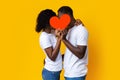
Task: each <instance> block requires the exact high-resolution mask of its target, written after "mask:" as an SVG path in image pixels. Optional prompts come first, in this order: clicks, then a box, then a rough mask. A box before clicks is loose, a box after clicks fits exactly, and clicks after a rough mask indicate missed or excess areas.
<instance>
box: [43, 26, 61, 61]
mask: <svg viewBox="0 0 120 80" xmlns="http://www.w3.org/2000/svg"><path fill="white" fill-rule="evenodd" d="M44 32H47V33H51V29H50V28H46V29H45V30H44ZM59 34H60V32H56V35H59ZM60 44H61V36H58V37H57V43H56V45H55V48H54V49H53V47H52V46H51V47H48V48H46V49H45V52H46V54H47V56H48V57H49V58H50V59H51V60H52V61H55V60H56V58H57V55H58V53H59V50H60ZM44 63H45V62H44Z"/></svg>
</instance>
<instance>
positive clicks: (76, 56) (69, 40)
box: [36, 6, 88, 80]
mask: <svg viewBox="0 0 120 80" xmlns="http://www.w3.org/2000/svg"><path fill="white" fill-rule="evenodd" d="M63 14H68V15H69V16H70V18H71V22H70V24H69V25H68V27H67V28H66V29H65V30H63V31H59V30H55V29H53V28H52V27H51V26H50V23H49V20H50V18H51V17H53V16H56V14H55V12H53V11H52V10H49V9H46V10H43V11H41V12H40V14H39V15H38V18H37V25H36V31H37V32H40V31H42V33H41V35H40V38H39V39H40V40H39V41H40V46H41V48H42V49H43V50H44V53H45V55H46V58H45V65H44V69H43V70H42V77H43V80H60V73H61V70H62V55H61V53H60V45H61V41H63V43H64V44H65V45H66V47H67V49H66V51H65V54H64V60H63V61H64V71H65V73H64V76H65V80H85V77H86V74H87V66H86V65H87V63H88V53H87V42H88V32H87V30H86V28H85V27H84V26H83V25H82V23H81V22H79V23H78V24H79V25H77V24H76V22H77V21H76V20H75V18H74V16H73V11H72V9H71V8H70V7H68V6H62V7H61V8H60V9H59V10H58V17H60V16H62V15H63ZM56 36H57V38H56Z"/></svg>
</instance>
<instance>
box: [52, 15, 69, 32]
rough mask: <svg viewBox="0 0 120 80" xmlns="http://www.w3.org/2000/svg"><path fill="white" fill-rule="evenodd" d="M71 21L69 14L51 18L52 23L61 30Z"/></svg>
mask: <svg viewBox="0 0 120 80" xmlns="http://www.w3.org/2000/svg"><path fill="white" fill-rule="evenodd" d="M69 23H70V16H69V15H68V14H63V15H62V16H61V17H60V18H58V17H56V16H53V17H52V18H50V25H51V26H52V27H53V28H55V29H59V30H64V29H65V28H66V27H67V26H68V24H69Z"/></svg>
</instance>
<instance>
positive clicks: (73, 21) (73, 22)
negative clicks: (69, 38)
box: [69, 18, 76, 29]
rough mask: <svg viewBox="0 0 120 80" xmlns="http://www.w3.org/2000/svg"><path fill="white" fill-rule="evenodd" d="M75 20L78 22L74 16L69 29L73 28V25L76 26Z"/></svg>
mask: <svg viewBox="0 0 120 80" xmlns="http://www.w3.org/2000/svg"><path fill="white" fill-rule="evenodd" d="M75 22H76V20H75V19H74V18H73V19H72V21H71V25H70V27H69V29H71V28H72V27H74V24H75Z"/></svg>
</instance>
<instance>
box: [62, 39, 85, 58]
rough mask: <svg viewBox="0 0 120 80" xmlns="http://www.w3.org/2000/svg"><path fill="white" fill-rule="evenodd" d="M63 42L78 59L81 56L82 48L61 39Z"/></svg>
mask: <svg viewBox="0 0 120 80" xmlns="http://www.w3.org/2000/svg"><path fill="white" fill-rule="evenodd" d="M63 42H64V44H65V45H66V47H67V48H68V49H69V50H70V51H71V52H72V53H73V54H74V55H75V56H77V57H78V58H79V59H81V58H82V57H83V53H82V50H81V49H80V48H77V47H75V46H73V45H72V44H71V43H70V42H69V41H68V40H63Z"/></svg>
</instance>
